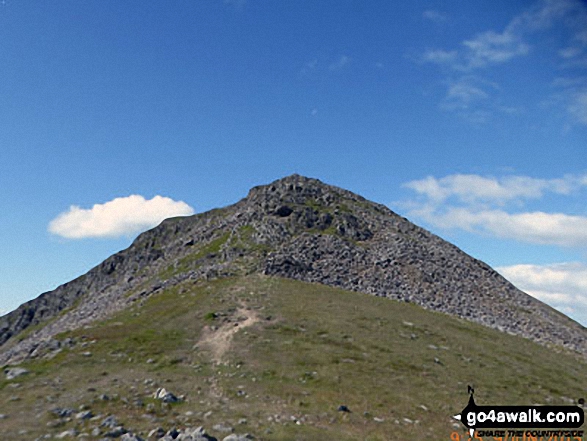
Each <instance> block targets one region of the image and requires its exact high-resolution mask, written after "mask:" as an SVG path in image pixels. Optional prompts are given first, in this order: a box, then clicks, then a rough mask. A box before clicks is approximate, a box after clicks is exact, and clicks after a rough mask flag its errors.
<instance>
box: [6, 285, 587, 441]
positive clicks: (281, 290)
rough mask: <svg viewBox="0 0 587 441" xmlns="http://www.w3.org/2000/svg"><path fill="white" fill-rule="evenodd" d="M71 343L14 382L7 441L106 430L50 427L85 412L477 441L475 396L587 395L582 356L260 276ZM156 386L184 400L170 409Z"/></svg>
mask: <svg viewBox="0 0 587 441" xmlns="http://www.w3.org/2000/svg"><path fill="white" fill-rule="evenodd" d="M246 317H249V320H248V321H247V322H245V321H244V320H245V318H246ZM245 324H248V325H249V326H247V327H245ZM231 329H232V330H231ZM66 337H71V338H73V339H74V340H75V341H76V342H77V343H76V344H75V346H73V347H72V348H71V349H64V350H62V351H60V352H59V353H57V354H56V355H55V354H53V355H54V356H53V357H52V358H40V359H36V360H32V361H29V362H27V363H25V364H23V365H22V366H23V367H25V368H26V369H28V370H29V371H30V373H29V374H28V375H25V376H22V377H18V378H16V379H14V380H11V381H8V380H5V379H4V376H2V379H1V380H0V413H3V414H6V415H7V418H5V419H3V420H0V426H2V433H3V437H6V439H31V440H32V439H35V438H36V437H38V436H40V435H42V434H45V433H50V434H57V433H60V432H63V431H64V430H66V429H69V428H72V427H76V428H77V429H78V430H79V431H80V432H86V433H89V432H90V431H91V428H93V427H96V426H97V425H99V422H98V421H84V422H80V421H76V420H75V418H74V419H73V420H72V421H70V422H64V421H62V420H59V419H58V418H57V417H55V416H54V415H52V414H51V412H50V410H51V409H54V408H56V407H69V408H74V409H77V408H78V407H79V406H81V405H85V406H87V407H89V408H90V409H91V410H92V412H93V413H94V414H99V415H104V416H106V415H108V414H113V415H116V416H117V418H118V419H119V420H120V421H121V422H122V423H123V424H124V425H125V427H126V428H128V429H132V430H134V431H135V432H136V433H139V434H142V436H146V434H147V433H148V431H149V430H151V429H153V428H156V427H158V426H162V427H164V428H165V429H169V428H171V427H174V426H176V427H185V426H198V425H204V426H205V427H206V428H207V429H209V430H210V431H211V432H212V434H213V435H215V436H218V437H219V438H220V439H222V436H220V435H221V434H218V433H216V434H215V433H214V431H213V430H211V428H212V427H213V425H214V424H217V423H220V422H224V423H227V424H229V425H231V426H232V427H234V428H235V430H236V431H237V432H239V433H246V432H249V433H252V434H254V435H255V436H256V437H257V439H267V440H281V439H282V440H318V439H320V440H335V439H336V440H356V439H361V440H407V439H416V438H417V439H438V440H443V439H444V440H448V439H451V438H450V435H451V433H452V432H455V431H456V432H458V433H459V434H460V435H461V436H462V435H463V434H464V431H463V428H462V426H458V425H457V426H455V425H454V424H455V421H454V420H452V419H451V415H454V414H455V413H458V412H460V411H461V410H462V408H463V407H464V406H465V404H466V402H467V398H468V396H467V393H466V392H467V384H473V385H474V386H475V390H476V394H475V398H476V401H477V403H478V404H480V405H482V404H512V405H515V404H520V405H521V404H533V403H536V404H569V400H570V399H572V398H577V397H578V396H580V395H582V394H583V393H584V390H583V388H584V385H585V384H586V383H587V381H586V380H587V369H586V367H587V366H586V363H585V362H584V361H582V360H581V359H578V358H577V357H575V356H573V355H572V354H566V353H562V352H559V351H555V350H552V349H548V348H544V347H542V346H539V345H537V344H534V343H532V342H530V341H528V340H525V339H522V338H520V337H515V336H511V335H507V334H504V333H500V332H497V331H494V330H490V329H487V328H484V327H482V326H479V325H476V324H473V323H469V322H466V321H463V320H459V319H456V318H454V317H450V316H447V315H444V314H439V313H434V312H429V311H425V310H423V309H421V308H420V307H417V306H415V305H411V304H405V303H399V302H395V301H391V300H388V299H382V298H377V297H373V296H369V295H366V294H360V293H353V292H347V291H343V290H337V289H333V288H328V287H325V286H322V285H313V284H306V283H302V282H296V281H292V280H284V279H277V278H268V277H261V276H250V277H246V278H234V279H221V280H216V281H212V282H206V283H198V284H193V283H190V284H187V283H186V284H184V285H180V286H178V287H175V288H174V289H171V290H168V291H166V292H163V293H160V294H157V295H155V296H153V297H151V298H150V299H148V300H146V301H144V302H143V303H142V304H139V303H137V304H135V306H134V307H132V308H130V309H128V310H126V311H124V312H122V313H120V314H118V315H117V316H115V317H113V318H112V319H110V320H107V321H104V322H101V323H96V324H95V325H94V326H92V327H87V328H85V329H80V330H78V331H75V332H71V333H67V334H64V335H61V336H59V339H64V338H66ZM223 350H224V352H223ZM214 357H216V361H214V360H213V358H214ZM157 387H165V388H166V389H167V390H169V391H171V392H173V393H174V394H176V395H185V400H184V401H183V402H181V403H179V404H172V405H169V404H163V403H161V402H159V401H157V400H155V399H153V398H152V396H153V393H154V392H155V390H156V389H157ZM103 394H104V395H107V396H108V397H109V398H110V399H109V400H103V399H102V398H101V395H103ZM339 405H346V406H347V407H348V408H349V409H350V410H351V412H350V413H343V412H338V411H337V408H338V406H339ZM23 428H26V430H27V433H26V434H24V435H23V434H22V433H21V434H20V435H19V431H20V430H22V429H23ZM19 436H20V438H19ZM22 436H25V438H22ZM98 438H99V437H98ZM87 439H93V438H92V437H91V436H88V437H87ZM464 439H466V438H464Z"/></svg>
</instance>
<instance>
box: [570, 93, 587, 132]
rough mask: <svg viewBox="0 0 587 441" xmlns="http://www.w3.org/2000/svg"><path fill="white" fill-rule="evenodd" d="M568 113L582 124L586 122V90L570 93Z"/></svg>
mask: <svg viewBox="0 0 587 441" xmlns="http://www.w3.org/2000/svg"><path fill="white" fill-rule="evenodd" d="M568 110H569V113H570V114H571V115H573V117H574V118H575V119H576V120H577V121H578V122H580V123H582V124H587V90H582V91H580V92H575V93H574V94H572V97H571V103H570V104H569V109H568Z"/></svg>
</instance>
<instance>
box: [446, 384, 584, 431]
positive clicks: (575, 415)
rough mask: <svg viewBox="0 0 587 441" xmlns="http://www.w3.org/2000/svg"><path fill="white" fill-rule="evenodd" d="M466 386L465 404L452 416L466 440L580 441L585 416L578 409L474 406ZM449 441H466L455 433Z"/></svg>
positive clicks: (471, 392) (576, 407) (471, 394)
mask: <svg viewBox="0 0 587 441" xmlns="http://www.w3.org/2000/svg"><path fill="white" fill-rule="evenodd" d="M473 394H474V390H473V389H472V388H471V387H470V386H469V403H468V404H467V406H466V407H465V408H464V409H463V410H462V411H461V413H460V414H457V415H455V416H454V418H455V419H457V420H459V421H461V423H463V425H464V426H465V427H466V428H467V429H468V432H469V437H468V439H470V440H488V439H489V440H495V441H583V430H580V428H581V426H582V425H583V423H584V422H585V414H584V412H583V409H582V408H581V407H579V406H477V404H475V398H474V397H473ZM451 440H452V441H466V440H467V438H466V437H464V438H461V436H460V435H459V434H458V433H457V432H453V433H452V434H451Z"/></svg>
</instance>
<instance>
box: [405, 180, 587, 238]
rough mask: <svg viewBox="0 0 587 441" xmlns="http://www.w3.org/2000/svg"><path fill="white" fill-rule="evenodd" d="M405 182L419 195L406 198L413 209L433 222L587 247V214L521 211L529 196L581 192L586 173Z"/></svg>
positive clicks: (562, 194) (444, 227) (445, 225)
mask: <svg viewBox="0 0 587 441" xmlns="http://www.w3.org/2000/svg"><path fill="white" fill-rule="evenodd" d="M404 186H405V187H406V188H409V189H411V190H413V191H415V192H416V193H417V194H418V195H419V198H417V199H416V200H412V201H411V202H410V203H409V204H408V206H409V210H410V215H411V216H415V217H418V218H420V219H423V220H424V221H426V222H427V223H429V224H430V225H434V226H436V227H439V228H443V229H454V228H456V229H461V230H465V231H469V232H473V233H478V234H483V235H490V236H495V237H500V238H507V239H514V240H517V241H521V242H528V243H535V244H547V245H559V246H564V247H587V217H585V216H582V215H571V214H566V213H547V212H542V211H525V212H524V211H521V212H520V211H519V207H520V206H523V203H524V202H525V201H527V200H531V199H533V200H537V199H540V198H542V197H543V196H544V195H546V194H547V193H551V194H556V195H560V196H568V195H571V194H574V193H578V192H579V191H580V190H582V189H584V188H587V176H574V175H567V176H564V177H562V178H559V179H537V178H532V177H528V176H506V177H503V178H494V177H486V176H479V175H472V174H470V175H460V174H457V175H450V176H445V177H443V178H435V177H432V176H429V177H427V178H425V179H421V180H415V181H411V182H407V183H406V184H404ZM512 203H513V205H515V206H516V208H517V210H516V211H515V212H509V211H507V210H506V209H505V208H506V206H507V205H508V204H509V205H511V204H512Z"/></svg>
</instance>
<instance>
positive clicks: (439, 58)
mask: <svg viewBox="0 0 587 441" xmlns="http://www.w3.org/2000/svg"><path fill="white" fill-rule="evenodd" d="M457 57H458V52H457V51H444V50H442V49H434V50H427V51H426V52H424V54H423V55H422V61H424V62H429V63H437V64H448V65H451V64H453V63H454V62H455V61H456V60H457Z"/></svg>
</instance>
